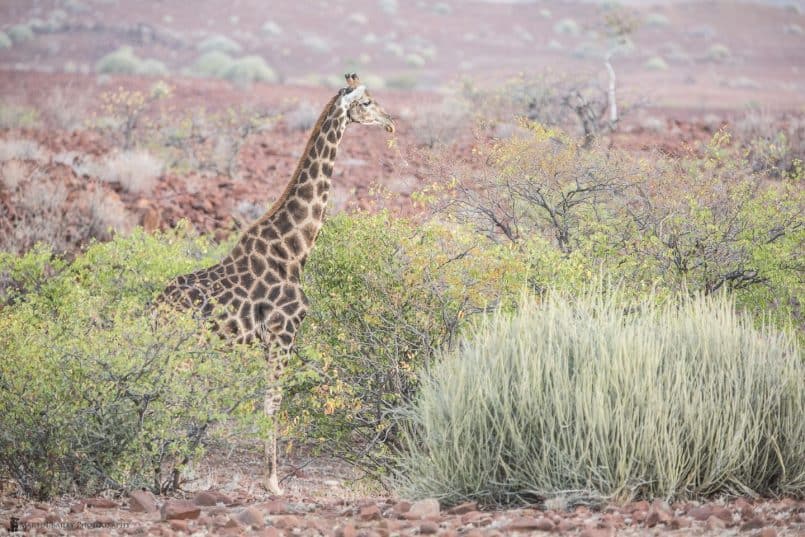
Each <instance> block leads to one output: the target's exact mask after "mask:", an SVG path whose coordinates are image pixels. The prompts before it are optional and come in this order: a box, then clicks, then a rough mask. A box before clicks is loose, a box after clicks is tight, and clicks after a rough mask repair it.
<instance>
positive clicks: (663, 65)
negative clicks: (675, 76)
mask: <svg viewBox="0 0 805 537" xmlns="http://www.w3.org/2000/svg"><path fill="white" fill-rule="evenodd" d="M643 66H644V67H645V68H646V69H648V70H649V71H667V70H668V62H666V61H665V60H664V59H663V58H662V56H652V57H651V58H649V59H648V60H646V63H644V64H643Z"/></svg>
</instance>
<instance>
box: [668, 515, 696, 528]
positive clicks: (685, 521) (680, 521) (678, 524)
mask: <svg viewBox="0 0 805 537" xmlns="http://www.w3.org/2000/svg"><path fill="white" fill-rule="evenodd" d="M690 525H691V524H690V519H689V518H686V517H681V516H677V517H673V518H672V519H671V522H669V523H668V527H669V528H671V529H672V530H679V529H683V528H689V527H690Z"/></svg>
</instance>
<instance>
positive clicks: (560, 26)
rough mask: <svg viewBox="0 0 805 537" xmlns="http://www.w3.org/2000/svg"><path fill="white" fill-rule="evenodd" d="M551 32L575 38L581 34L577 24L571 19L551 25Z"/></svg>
mask: <svg viewBox="0 0 805 537" xmlns="http://www.w3.org/2000/svg"><path fill="white" fill-rule="evenodd" d="M553 31H554V32H556V33H557V34H559V35H571V36H577V35H579V34H580V33H581V29H580V28H579V23H577V22H576V21H574V20H573V19H562V20H560V21H558V22H557V23H556V24H554V25H553Z"/></svg>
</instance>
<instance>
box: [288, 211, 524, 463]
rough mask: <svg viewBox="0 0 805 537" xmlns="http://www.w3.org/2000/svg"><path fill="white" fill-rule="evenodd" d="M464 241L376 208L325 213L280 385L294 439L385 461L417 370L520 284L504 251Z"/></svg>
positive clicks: (455, 231) (359, 459)
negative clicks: (295, 352)
mask: <svg viewBox="0 0 805 537" xmlns="http://www.w3.org/2000/svg"><path fill="white" fill-rule="evenodd" d="M475 242H476V241H475V239H474V237H473V235H472V234H468V233H466V230H462V229H461V228H454V227H452V226H447V225H437V224H429V225H425V226H422V227H418V226H415V225H413V224H410V223H408V222H406V221H405V220H401V219H397V218H391V217H390V216H389V215H387V214H379V215H374V216H370V215H362V214H358V215H355V216H347V215H344V214H340V215H338V216H336V217H333V218H331V219H329V220H328V222H327V225H326V226H325V227H324V228H323V229H322V232H321V235H320V237H319V239H318V241H317V243H316V248H315V249H314V250H313V253H312V255H311V258H310V261H309V262H308V264H307V265H306V267H305V290H306V291H305V292H306V293H307V295H308V298H309V299H310V301H311V304H312V307H311V309H310V311H309V312H308V317H307V318H306V320H305V323H304V324H303V326H302V332H301V333H300V336H299V339H298V342H299V343H298V344H299V357H298V360H296V361H295V363H294V364H293V365H292V366H291V367H290V368H289V378H288V381H287V383H286V386H287V390H286V403H287V405H286V410H285V412H287V415H288V417H289V422H290V423H291V428H292V430H293V431H295V437H296V438H299V439H300V440H302V441H304V442H308V443H310V444H312V445H313V446H314V447H318V448H319V449H323V450H326V451H327V452H329V453H335V454H338V455H340V456H342V457H344V458H346V459H348V460H352V461H354V462H356V463H358V464H361V465H362V466H364V467H365V468H367V469H368V470H369V471H371V472H373V473H374V472H377V471H378V468H387V467H388V465H389V464H390V460H389V458H388V457H389V452H388V448H389V447H390V446H394V445H395V444H396V443H397V441H398V432H399V419H398V417H397V416H396V415H395V411H396V409H397V408H398V406H399V405H400V404H402V403H403V402H405V401H407V400H409V399H410V398H411V397H412V396H413V395H414V393H415V392H416V387H417V384H418V382H417V371H418V370H419V369H420V368H422V367H424V366H426V365H428V364H430V363H431V361H432V360H433V357H434V356H435V353H436V352H437V350H438V349H439V348H441V347H443V346H450V345H451V344H452V343H454V341H455V338H456V337H457V335H458V334H459V331H460V329H461V328H462V327H463V326H464V324H465V322H466V320H467V319H469V318H472V317H474V316H475V315H474V314H477V313H481V312H483V311H486V309H487V308H492V307H495V306H497V305H506V304H508V303H510V302H511V299H512V297H515V296H516V294H517V293H518V292H519V290H520V289H521V288H522V286H523V285H524V282H525V277H526V270H525V266H524V265H523V264H522V263H520V262H518V261H517V260H516V259H515V256H514V255H513V251H512V250H510V249H508V248H506V247H499V246H489V245H487V246H488V247H485V248H477V247H476V244H475Z"/></svg>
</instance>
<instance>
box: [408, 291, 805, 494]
mask: <svg viewBox="0 0 805 537" xmlns="http://www.w3.org/2000/svg"><path fill="white" fill-rule="evenodd" d="M614 294H615V295H617V293H614ZM625 303H626V302H625V301H624V300H622V299H619V298H617V296H616V297H613V296H612V294H610V295H609V296H608V297H607V298H604V294H603V293H601V292H598V293H588V294H587V295H586V296H582V297H580V298H576V299H571V298H566V297H562V296H558V295H554V296H549V297H548V298H547V299H545V301H544V302H542V303H539V302H538V300H537V299H535V298H534V297H527V298H524V299H523V301H522V303H521V304H520V307H519V311H518V312H517V313H516V314H514V315H511V316H510V315H506V314H503V313H498V314H496V315H494V316H492V317H491V318H490V319H488V320H487V322H486V324H484V325H483V326H481V327H480V330H479V331H478V332H477V334H476V335H475V336H474V337H472V338H471V339H469V340H468V341H466V342H465V343H464V345H463V346H462V347H461V349H460V351H458V352H456V353H453V354H449V355H447V356H445V357H444V360H443V361H442V362H440V363H439V364H438V365H436V366H434V367H433V368H432V369H431V371H430V374H429V375H428V376H425V377H424V378H423V383H422V389H421V392H420V396H419V398H418V400H417V401H416V402H415V404H414V405H413V406H412V408H410V409H409V410H408V412H410V418H411V420H412V421H411V424H412V425H411V426H410V429H409V432H408V434H407V440H406V442H405V445H406V448H407V450H406V451H405V452H404V453H403V454H402V455H401V466H400V473H399V477H398V479H399V481H398V484H399V488H400V490H399V492H400V494H402V495H404V496H405V497H413V498H421V497H434V498H438V499H439V500H440V501H442V502H443V503H446V504H452V503H457V502H461V501H465V500H476V501H479V502H482V503H484V504H505V503H517V502H520V501H523V500H524V499H528V498H534V497H536V496H543V497H555V496H557V495H563V496H565V497H570V498H573V497H576V498H579V497H583V498H610V499H618V500H628V499H631V498H637V497H646V498H652V497H661V498H667V499H672V498H680V499H683V498H695V497H707V496H712V495H716V494H722V493H727V494H732V493H734V494H750V495H752V494H762V495H768V494H771V495H775V494H793V495H800V496H801V495H802V494H803V493H805V420H804V419H803V416H805V362H803V358H802V355H801V353H800V349H799V347H798V344H797V341H796V338H795V337H794V336H793V335H791V334H788V333H784V332H777V331H774V330H771V329H766V328H756V327H755V326H753V324H752V321H751V320H750V319H748V318H746V317H743V316H740V315H738V314H736V313H735V311H734V308H733V305H732V303H731V302H730V301H729V300H727V299H723V298H697V299H688V300H683V301H681V302H676V303H668V304H667V305H664V306H657V305H653V304H652V303H648V302H647V303H643V304H640V305H638V306H632V307H630V308H625V306H624V304H625Z"/></svg>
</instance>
